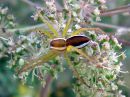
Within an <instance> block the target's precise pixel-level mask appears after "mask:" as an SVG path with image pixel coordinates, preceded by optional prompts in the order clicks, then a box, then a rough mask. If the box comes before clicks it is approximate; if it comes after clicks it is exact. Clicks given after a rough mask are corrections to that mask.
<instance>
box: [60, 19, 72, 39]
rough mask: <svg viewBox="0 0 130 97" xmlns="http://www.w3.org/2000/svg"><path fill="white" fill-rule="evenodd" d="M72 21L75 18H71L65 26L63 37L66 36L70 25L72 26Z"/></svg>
mask: <svg viewBox="0 0 130 97" xmlns="http://www.w3.org/2000/svg"><path fill="white" fill-rule="evenodd" d="M72 21H73V19H72V18H70V19H69V20H68V21H67V24H66V26H65V28H64V30H63V34H62V36H63V37H65V36H66V34H67V31H68V29H69V26H70V24H71V23H72Z"/></svg>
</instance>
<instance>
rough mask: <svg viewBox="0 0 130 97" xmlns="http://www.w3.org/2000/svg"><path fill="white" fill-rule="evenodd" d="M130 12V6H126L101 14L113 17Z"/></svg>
mask: <svg viewBox="0 0 130 97" xmlns="http://www.w3.org/2000/svg"><path fill="white" fill-rule="evenodd" d="M124 12H130V5H124V6H121V7H118V8H115V9H110V10H106V11H102V12H101V14H100V15H101V16H112V15H116V14H119V13H124Z"/></svg>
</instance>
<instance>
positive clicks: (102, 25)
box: [93, 22, 130, 32]
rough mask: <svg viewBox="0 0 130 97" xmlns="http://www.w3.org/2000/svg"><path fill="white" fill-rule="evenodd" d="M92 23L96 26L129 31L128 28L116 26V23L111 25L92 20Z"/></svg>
mask: <svg viewBox="0 0 130 97" xmlns="http://www.w3.org/2000/svg"><path fill="white" fill-rule="evenodd" d="M93 25H95V26H98V27H104V28H111V29H116V30H117V29H124V31H127V32H129V31H130V28H127V27H122V26H116V25H111V24H106V23H99V22H94V23H93Z"/></svg>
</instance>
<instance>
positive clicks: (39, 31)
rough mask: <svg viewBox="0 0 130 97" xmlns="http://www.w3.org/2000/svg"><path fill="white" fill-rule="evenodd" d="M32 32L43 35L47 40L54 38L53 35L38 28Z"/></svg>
mask: <svg viewBox="0 0 130 97" xmlns="http://www.w3.org/2000/svg"><path fill="white" fill-rule="evenodd" d="M33 31H36V32H38V33H41V34H44V35H46V36H48V37H49V39H53V38H54V35H53V34H51V33H50V32H48V31H46V30H44V29H41V28H39V29H35V30H33Z"/></svg>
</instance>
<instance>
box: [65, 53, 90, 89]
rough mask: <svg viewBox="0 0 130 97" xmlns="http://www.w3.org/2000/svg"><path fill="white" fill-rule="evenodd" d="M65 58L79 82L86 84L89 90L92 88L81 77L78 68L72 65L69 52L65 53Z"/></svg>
mask: <svg viewBox="0 0 130 97" xmlns="http://www.w3.org/2000/svg"><path fill="white" fill-rule="evenodd" d="M64 57H65V59H66V61H67V62H68V65H69V67H70V68H71V69H72V71H73V73H74V75H75V76H76V77H77V78H78V80H79V81H80V82H81V83H83V84H85V85H86V86H87V87H88V88H90V86H89V85H88V84H87V83H86V82H85V81H84V79H83V78H81V77H80V75H79V73H78V71H77V70H76V68H75V67H74V66H73V65H72V62H71V61H70V59H69V57H68V54H67V52H65V53H64Z"/></svg>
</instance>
